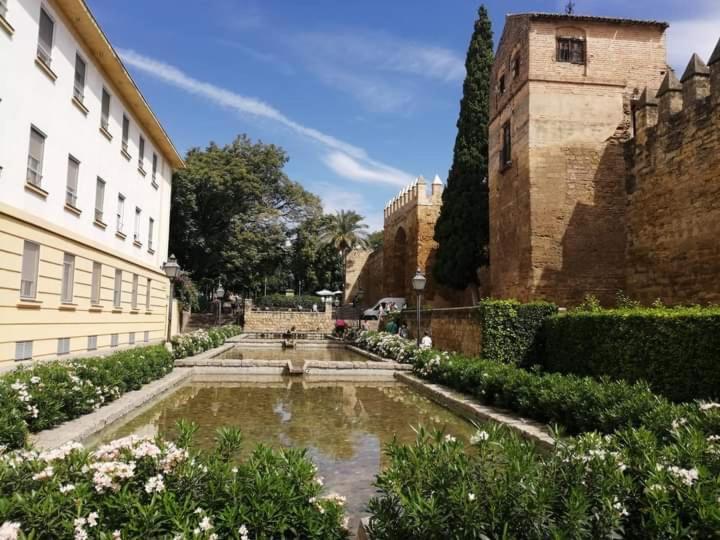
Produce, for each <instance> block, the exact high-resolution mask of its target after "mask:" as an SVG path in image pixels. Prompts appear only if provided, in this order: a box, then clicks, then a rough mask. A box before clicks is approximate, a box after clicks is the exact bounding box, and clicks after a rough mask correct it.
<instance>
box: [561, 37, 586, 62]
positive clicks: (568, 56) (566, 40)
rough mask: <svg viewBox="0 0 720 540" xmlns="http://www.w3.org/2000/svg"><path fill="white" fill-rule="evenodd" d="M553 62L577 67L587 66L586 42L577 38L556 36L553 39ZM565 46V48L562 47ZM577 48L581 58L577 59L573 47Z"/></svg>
mask: <svg viewBox="0 0 720 540" xmlns="http://www.w3.org/2000/svg"><path fill="white" fill-rule="evenodd" d="M555 43H556V54H555V61H556V62H559V63H563V64H574V65H578V66H584V65H587V40H585V39H583V38H578V37H566V36H557V37H556V38H555ZM563 45H567V47H563ZM578 46H579V50H580V52H581V56H582V58H579V57H578V55H577V54H576V53H577V50H576V49H575V47H578Z"/></svg>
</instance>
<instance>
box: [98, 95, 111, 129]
mask: <svg viewBox="0 0 720 540" xmlns="http://www.w3.org/2000/svg"><path fill="white" fill-rule="evenodd" d="M100 127H101V128H103V129H104V130H105V131H110V129H109V128H110V94H109V93H108V91H107V90H105V89H104V88H103V91H102V111H101V115H100Z"/></svg>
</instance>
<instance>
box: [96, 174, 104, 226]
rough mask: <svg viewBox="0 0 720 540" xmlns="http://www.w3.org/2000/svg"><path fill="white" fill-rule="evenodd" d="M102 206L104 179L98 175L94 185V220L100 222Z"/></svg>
mask: <svg viewBox="0 0 720 540" xmlns="http://www.w3.org/2000/svg"><path fill="white" fill-rule="evenodd" d="M103 206H105V180H103V179H102V178H100V177H99V176H98V179H97V183H96V185H95V221H99V222H100V223H102V220H103Z"/></svg>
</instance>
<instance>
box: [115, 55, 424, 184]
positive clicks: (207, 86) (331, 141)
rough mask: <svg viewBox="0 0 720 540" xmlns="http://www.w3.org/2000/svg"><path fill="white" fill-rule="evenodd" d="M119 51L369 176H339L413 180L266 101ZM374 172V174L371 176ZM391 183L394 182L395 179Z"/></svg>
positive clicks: (172, 82)
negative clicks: (276, 126)
mask: <svg viewBox="0 0 720 540" xmlns="http://www.w3.org/2000/svg"><path fill="white" fill-rule="evenodd" d="M118 52H119V54H120V57H121V58H122V60H123V61H124V62H125V63H126V64H127V65H129V66H132V67H134V68H136V69H138V70H140V71H142V72H144V73H146V74H148V75H150V76H152V77H155V78H157V79H160V80H162V81H164V82H166V83H168V84H170V85H172V86H175V87H177V88H180V89H182V90H185V91H186V92H189V93H191V94H194V95H198V96H202V97H204V98H206V99H208V100H210V101H212V102H213V103H216V104H217V105H220V106H222V107H227V108H230V109H233V110H235V111H237V112H239V113H244V114H251V115H253V116H257V117H260V118H266V119H269V120H272V121H275V122H278V123H279V124H281V125H283V126H285V127H287V128H289V129H290V130H292V131H294V132H295V133H297V134H299V135H301V136H303V137H305V138H308V139H310V140H313V141H315V142H318V143H320V144H322V145H323V146H325V147H327V148H328V149H330V150H331V151H333V152H337V153H342V154H343V155H346V156H347V157H351V158H353V159H352V160H353V162H354V163H356V164H357V165H358V167H359V170H361V171H366V174H358V173H357V170H355V171H352V170H351V169H347V168H343V167H339V168H338V169H337V170H336V172H337V173H338V174H342V171H343V170H348V171H349V172H352V173H353V174H352V175H351V176H345V177H346V178H349V179H351V180H358V181H377V180H376V179H375V178H380V176H381V175H382V174H387V175H389V176H390V177H391V178H394V179H395V180H396V181H397V180H398V178H401V177H404V178H405V179H407V178H410V175H409V174H407V173H405V172H403V171H400V170H398V169H395V168H394V167H391V166H389V165H386V164H384V163H381V162H378V161H375V160H373V159H371V158H370V157H369V156H368V153H367V152H366V151H365V150H364V149H362V148H360V147H358V146H355V145H352V144H350V143H347V142H344V141H342V140H340V139H337V138H336V137H333V136H332V135H328V134H326V133H323V132H321V131H318V130H316V129H314V128H311V127H308V126H304V125H302V124H299V123H297V122H295V121H294V120H291V119H290V118H289V117H287V116H285V115H284V114H283V113H282V112H280V111H279V110H277V109H275V108H274V107H273V106H271V105H269V104H267V103H265V102H264V101H261V100H259V99H255V98H251V97H246V96H242V95H240V94H237V93H235V92H233V91H231V90H227V89H225V88H221V87H219V86H215V85H214V84H211V83H208V82H204V81H200V80H197V79H194V78H192V77H190V76H189V75H187V74H185V73H184V72H183V71H181V70H180V69H178V68H176V67H175V66H172V65H170V64H166V63H164V62H161V61H159V60H155V59H153V58H149V57H147V56H143V55H141V54H138V53H136V52H135V51H132V50H123V49H120V50H119V51H118ZM333 170H335V169H333ZM373 171H374V173H375V175H373V174H369V173H372V172H373ZM389 182H390V183H393V182H392V180H390V181H389ZM405 182H406V180H403V183H405Z"/></svg>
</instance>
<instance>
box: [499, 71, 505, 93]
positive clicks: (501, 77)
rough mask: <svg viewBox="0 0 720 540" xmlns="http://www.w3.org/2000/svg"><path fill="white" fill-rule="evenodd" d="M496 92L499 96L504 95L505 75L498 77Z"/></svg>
mask: <svg viewBox="0 0 720 540" xmlns="http://www.w3.org/2000/svg"><path fill="white" fill-rule="evenodd" d="M498 90H499V92H500V94H501V95H502V94H504V93H505V74H502V75H500V79H499V80H498Z"/></svg>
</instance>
